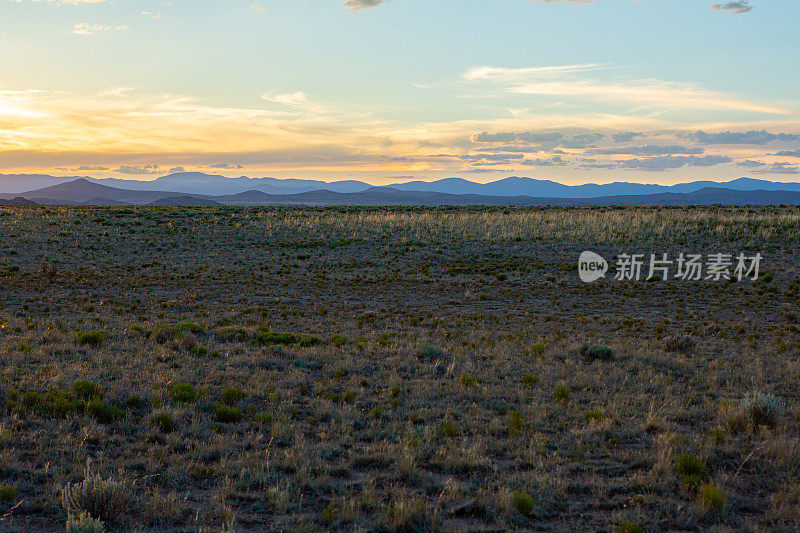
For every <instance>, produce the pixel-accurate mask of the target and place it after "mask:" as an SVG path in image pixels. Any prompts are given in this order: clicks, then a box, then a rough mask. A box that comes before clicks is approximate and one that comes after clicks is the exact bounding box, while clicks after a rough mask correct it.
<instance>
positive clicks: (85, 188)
mask: <svg viewBox="0 0 800 533" xmlns="http://www.w3.org/2000/svg"><path fill="white" fill-rule="evenodd" d="M12 196H14V195H0V199H2V198H5V199H6V200H12V198H11V197H12ZM17 196H18V197H17V199H16V200H14V201H16V202H21V201H22V200H20V199H19V198H20V197H21V198H24V199H26V200H29V201H33V202H36V203H40V204H47V205H149V206H187V207H197V206H221V205H230V206H234V205H238V206H270V205H296V206H445V205H453V206H467V205H485V206H548V205H550V206H615V205H620V206H687V205H717V204H719V205H778V204H791V205H800V191H786V190H778V191H768V190H755V191H747V190H736V189H729V188H721V187H704V188H702V189H700V190H697V191H692V192H687V193H683V192H660V193H655V194H629V195H610V196H599V197H594V198H556V197H537V196H524V195H523V196H499V195H479V194H450V193H443V192H428V191H403V190H398V189H395V188H392V187H370V188H369V189H367V190H364V191H359V192H336V191H329V190H315V191H307V192H300V193H294V194H270V193H266V192H263V191H255V190H251V191H244V192H241V193H237V194H233V195H220V196H209V195H187V194H182V193H176V192H174V191H152V190H142V191H131V190H127V189H120V188H116V187H109V186H107V185H99V184H97V183H93V182H91V181H88V180H85V179H77V180H74V181H71V182H69V183H62V184H59V185H54V186H51V187H45V188H42V189H37V190H34V191H30V192H26V193H22V194H20V195H17Z"/></svg>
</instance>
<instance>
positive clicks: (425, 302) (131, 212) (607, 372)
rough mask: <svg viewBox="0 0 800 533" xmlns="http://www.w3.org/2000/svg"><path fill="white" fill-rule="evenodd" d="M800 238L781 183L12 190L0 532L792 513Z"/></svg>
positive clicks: (796, 479)
mask: <svg viewBox="0 0 800 533" xmlns="http://www.w3.org/2000/svg"><path fill="white" fill-rule="evenodd" d="M585 249H591V250H594V251H596V252H598V253H600V254H601V255H603V256H604V257H606V258H611V257H612V256H614V255H615V254H619V253H623V252H628V253H634V252H635V253H645V254H649V253H651V252H652V253H656V254H660V253H671V254H672V255H673V256H674V255H676V254H677V252H679V251H687V252H702V253H716V252H725V253H734V254H736V253H738V252H740V251H745V252H752V253H754V252H761V253H763V254H764V256H765V258H764V261H763V265H762V270H763V274H764V275H762V276H761V277H760V279H759V280H758V281H743V282H735V283H727V282H711V281H702V282H689V281H679V280H671V281H652V282H638V283H636V282H622V281H615V280H601V281H599V282H597V283H594V284H591V285H587V284H584V283H582V282H581V281H580V280H579V279H578V275H577V272H575V263H576V261H577V257H578V255H579V253H580V252H581V251H583V250H585ZM799 264H800V209H798V208H790V207H786V208H781V207H775V208H696V209H687V208H680V209H678V208H675V209H659V208H653V209H648V208H636V209H632V208H627V209H612V208H598V209H556V208H554V209H479V208H460V209H445V208H441V209H364V208H353V209H281V208H265V209H261V208H253V209H247V208H221V209H213V208H212V209H191V208H136V209H129V208H55V207H52V208H39V207H36V208H0V301H1V302H2V307H0V354H1V355H0V357H1V358H2V365H0V408H1V409H2V418H1V419H0V529H2V530H19V531H28V530H48V531H50V530H62V531H63V530H64V528H65V523H67V521H68V517H69V516H71V519H70V522H69V526H70V527H74V528H76V529H74V531H79V530H81V529H77V528H79V527H83V528H84V529H82V530H84V531H89V530H90V529H88V528H90V527H91V525H92V522H93V518H92V516H93V517H94V518H96V519H99V520H101V521H102V522H104V524H105V527H106V529H107V530H109V531H111V530H120V529H123V530H130V529H137V530H159V531H168V530H187V531H198V530H202V531H218V530H221V529H235V530H239V531H249V530H253V531H262V530H281V529H285V530H348V531H350V530H357V531H361V530H386V531H393V530H396V531H436V530H442V531H450V530H453V531H455V530H459V531H460V530H471V529H472V530H486V529H493V530H508V529H512V530H513V529H521V530H525V529H535V530H605V531H615V530H616V531H628V532H633V531H640V530H642V531H657V530H697V529H720V530H725V529H749V530H756V529H762V530H763V529H767V530H772V529H784V530H787V529H795V528H798V527H800V393H798V377H800V357H798V355H799V354H800V333H798V324H800V308H798V304H800V292H799V291H800V281H799V280H800V278H799V277H798V276H800V268H799V267H798V265H799ZM584 343H591V346H584V347H583V348H582V345H584ZM598 346H605V347H608V348H610V350H608V351H606V350H602V349H598V348H597V347H598ZM609 352H611V353H610V357H609ZM592 354H599V355H597V356H594V355H592ZM82 512H86V513H88V514H84V515H83V519H82V520H81V519H80V515H81V513H82Z"/></svg>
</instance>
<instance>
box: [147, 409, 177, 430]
mask: <svg viewBox="0 0 800 533" xmlns="http://www.w3.org/2000/svg"><path fill="white" fill-rule="evenodd" d="M150 425H151V426H152V427H155V428H158V429H159V430H160V431H161V432H162V433H172V431H173V430H174V429H175V418H173V416H172V415H171V414H169V413H167V412H161V413H155V414H153V416H151V417H150Z"/></svg>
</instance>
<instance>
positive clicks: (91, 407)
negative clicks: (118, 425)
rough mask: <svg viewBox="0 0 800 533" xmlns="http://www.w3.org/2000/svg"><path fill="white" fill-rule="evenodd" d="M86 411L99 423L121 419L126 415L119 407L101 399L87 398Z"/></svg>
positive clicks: (108, 422)
mask: <svg viewBox="0 0 800 533" xmlns="http://www.w3.org/2000/svg"><path fill="white" fill-rule="evenodd" d="M86 413H87V414H88V415H89V416H91V417H92V418H94V419H95V420H97V421H98V422H100V423H101V424H110V423H111V422H116V421H117V420H122V419H123V418H125V416H126V415H127V413H126V412H125V411H123V410H122V409H120V408H119V407H115V406H113V405H108V404H107V403H105V402H104V401H103V400H89V402H88V403H87V404H86Z"/></svg>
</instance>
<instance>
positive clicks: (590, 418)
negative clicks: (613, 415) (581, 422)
mask: <svg viewBox="0 0 800 533" xmlns="http://www.w3.org/2000/svg"><path fill="white" fill-rule="evenodd" d="M583 418H585V419H586V422H588V423H589V424H597V423H598V422H601V421H602V420H603V413H602V412H601V411H600V410H599V409H592V410H591V411H586V413H585V414H584V415H583Z"/></svg>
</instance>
